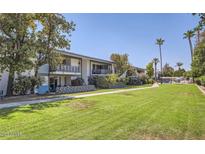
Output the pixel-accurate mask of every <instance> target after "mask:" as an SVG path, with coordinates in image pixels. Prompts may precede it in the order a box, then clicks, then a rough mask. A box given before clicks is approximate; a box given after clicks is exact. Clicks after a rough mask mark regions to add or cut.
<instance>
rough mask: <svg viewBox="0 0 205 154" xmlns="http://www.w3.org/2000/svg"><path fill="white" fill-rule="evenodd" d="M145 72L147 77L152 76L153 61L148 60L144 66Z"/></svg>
mask: <svg viewBox="0 0 205 154" xmlns="http://www.w3.org/2000/svg"><path fill="white" fill-rule="evenodd" d="M146 74H147V76H148V77H149V78H152V77H153V75H154V68H153V62H150V63H148V64H147V66H146Z"/></svg>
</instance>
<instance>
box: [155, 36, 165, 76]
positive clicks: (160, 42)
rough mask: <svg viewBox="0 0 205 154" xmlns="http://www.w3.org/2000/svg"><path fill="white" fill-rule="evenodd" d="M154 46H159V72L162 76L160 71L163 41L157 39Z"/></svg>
mask: <svg viewBox="0 0 205 154" xmlns="http://www.w3.org/2000/svg"><path fill="white" fill-rule="evenodd" d="M156 44H157V45H158V46H159V53H160V71H161V74H163V70H162V45H163V44H164V40H163V39H162V38H158V39H157V40H156Z"/></svg>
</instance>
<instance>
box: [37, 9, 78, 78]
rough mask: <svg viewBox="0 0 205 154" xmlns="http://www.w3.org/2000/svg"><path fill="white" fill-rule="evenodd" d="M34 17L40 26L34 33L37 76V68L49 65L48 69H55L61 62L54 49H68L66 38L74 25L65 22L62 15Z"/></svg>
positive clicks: (51, 14)
mask: <svg viewBox="0 0 205 154" xmlns="http://www.w3.org/2000/svg"><path fill="white" fill-rule="evenodd" d="M35 17H36V20H37V21H39V23H40V24H41V26H42V28H41V29H40V30H38V31H36V33H35V36H36V40H35V43H36V44H35V51H36V60H35V61H34V68H35V76H37V74H38V68H39V67H40V66H42V65H43V64H49V69H50V68H55V67H56V65H57V64H59V63H60V62H61V61H62V57H61V55H60V54H59V53H57V52H56V49H62V48H67V49H69V48H70V42H71V41H70V40H69V39H68V38H69V36H71V32H72V31H74V30H75V29H74V28H75V24H74V23H73V22H68V21H66V19H65V17H64V16H63V15H61V14H57V13H42V14H36V16H35ZM49 72H50V71H49Z"/></svg>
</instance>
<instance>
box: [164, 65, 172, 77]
mask: <svg viewBox="0 0 205 154" xmlns="http://www.w3.org/2000/svg"><path fill="white" fill-rule="evenodd" d="M173 75H174V68H173V67H171V66H170V65H169V64H168V63H166V64H165V65H164V67H163V76H165V77H171V76H173Z"/></svg>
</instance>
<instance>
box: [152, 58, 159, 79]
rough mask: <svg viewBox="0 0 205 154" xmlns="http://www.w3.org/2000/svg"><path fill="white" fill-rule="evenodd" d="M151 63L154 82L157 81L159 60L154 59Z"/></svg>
mask: <svg viewBox="0 0 205 154" xmlns="http://www.w3.org/2000/svg"><path fill="white" fill-rule="evenodd" d="M152 61H153V63H154V78H155V81H157V63H159V59H158V58H154V59H153V60H152Z"/></svg>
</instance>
